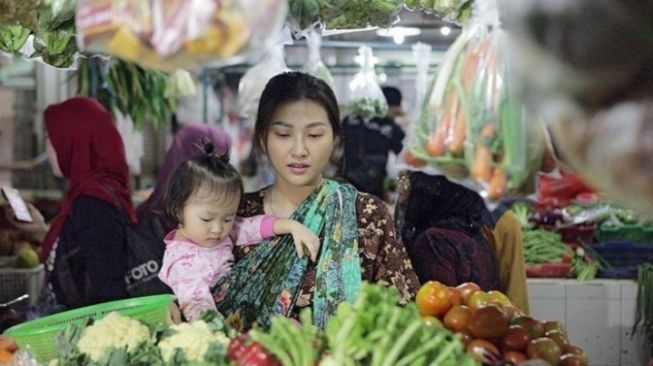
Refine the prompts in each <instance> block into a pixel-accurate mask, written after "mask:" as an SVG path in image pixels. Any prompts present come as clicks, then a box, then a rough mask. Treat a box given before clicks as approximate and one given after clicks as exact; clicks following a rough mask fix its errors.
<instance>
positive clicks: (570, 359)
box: [559, 353, 587, 366]
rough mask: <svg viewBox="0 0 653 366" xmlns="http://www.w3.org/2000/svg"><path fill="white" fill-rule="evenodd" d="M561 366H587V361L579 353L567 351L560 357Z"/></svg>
mask: <svg viewBox="0 0 653 366" xmlns="http://www.w3.org/2000/svg"><path fill="white" fill-rule="evenodd" d="M559 366H587V361H586V360H584V359H583V358H582V357H581V356H579V355H574V354H571V353H567V354H566V355H562V357H560V364H559Z"/></svg>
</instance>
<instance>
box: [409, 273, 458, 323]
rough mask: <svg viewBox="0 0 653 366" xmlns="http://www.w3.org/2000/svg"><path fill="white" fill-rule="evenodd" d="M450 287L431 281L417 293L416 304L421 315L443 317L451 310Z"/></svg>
mask: <svg viewBox="0 0 653 366" xmlns="http://www.w3.org/2000/svg"><path fill="white" fill-rule="evenodd" d="M450 298H451V292H450V291H449V287H447V286H445V285H443V284H441V283H440V282H438V281H429V282H427V283H425V284H424V285H422V287H421V288H420V289H419V291H417V297H416V298H415V302H416V303H417V308H418V309H419V312H420V314H421V315H432V316H435V317H438V318H439V317H441V316H443V315H444V314H445V313H446V312H447V311H448V310H449V308H451V299H450Z"/></svg>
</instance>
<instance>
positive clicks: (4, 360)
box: [0, 348, 14, 365]
mask: <svg viewBox="0 0 653 366" xmlns="http://www.w3.org/2000/svg"><path fill="white" fill-rule="evenodd" d="M13 360H14V354H13V353H11V352H9V351H7V350H6V349H4V348H0V364H3V365H5V364H10V363H11V362H13Z"/></svg>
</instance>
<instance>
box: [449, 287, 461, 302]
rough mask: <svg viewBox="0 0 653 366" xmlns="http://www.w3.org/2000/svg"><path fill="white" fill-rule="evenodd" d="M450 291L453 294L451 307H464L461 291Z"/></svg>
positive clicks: (450, 289)
mask: <svg viewBox="0 0 653 366" xmlns="http://www.w3.org/2000/svg"><path fill="white" fill-rule="evenodd" d="M449 291H450V293H451V297H450V299H451V305H452V306H456V305H463V304H464V302H463V293H462V291H460V290H459V289H457V288H455V287H449Z"/></svg>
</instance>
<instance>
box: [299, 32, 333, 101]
mask: <svg viewBox="0 0 653 366" xmlns="http://www.w3.org/2000/svg"><path fill="white" fill-rule="evenodd" d="M307 38H308V62H307V63H306V65H304V71H306V72H308V73H309V74H312V75H314V76H317V77H318V78H320V79H322V80H324V81H325V82H326V83H327V84H329V86H330V87H331V89H333V90H334V91H335V81H334V80H333V76H332V75H331V71H329V69H328V68H327V67H326V65H325V64H324V62H322V59H321V58H320V45H321V44H322V38H321V37H320V34H319V33H317V32H315V31H312V32H310V33H309V34H308V37H307Z"/></svg>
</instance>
